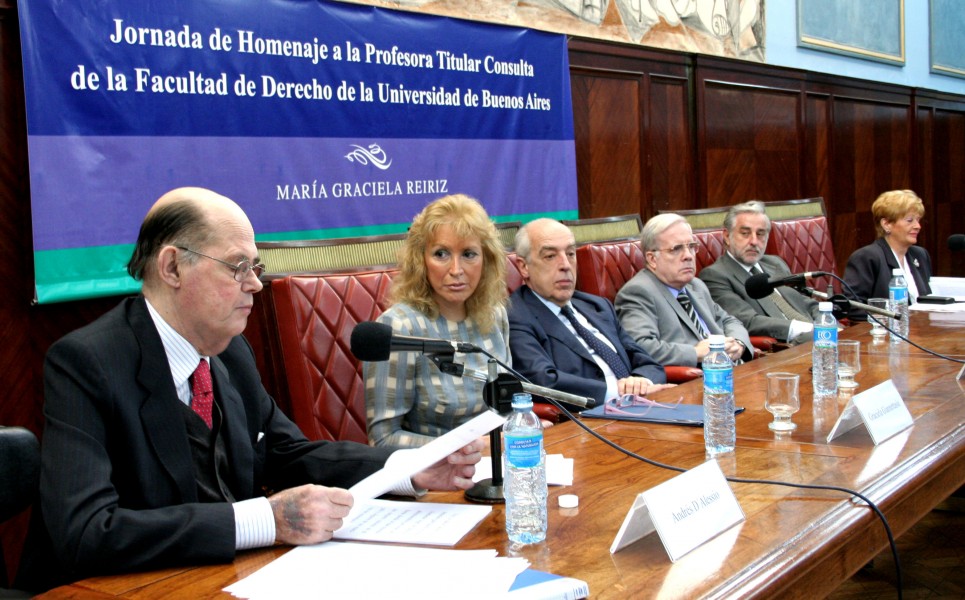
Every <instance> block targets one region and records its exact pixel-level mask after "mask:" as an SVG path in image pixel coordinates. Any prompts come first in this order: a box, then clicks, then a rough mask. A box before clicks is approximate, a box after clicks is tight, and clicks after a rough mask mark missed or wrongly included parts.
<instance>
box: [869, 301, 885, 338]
mask: <svg viewBox="0 0 965 600" xmlns="http://www.w3.org/2000/svg"><path fill="white" fill-rule="evenodd" d="M868 306H873V307H875V308H880V309H882V310H889V309H888V299H887V298H869V299H868ZM871 317H874V318H875V319H877V321H875V320H873V319H872V318H871ZM887 319H888V317H882V316H880V315H872V314H869V315H868V321H870V322H871V335H872V337H876V338H878V337H884V336H886V335H888V330H887V329H885V327H884V325H881V324H880V323H879V322H878V321H881V323H884V322H885V321H886V320H887Z"/></svg>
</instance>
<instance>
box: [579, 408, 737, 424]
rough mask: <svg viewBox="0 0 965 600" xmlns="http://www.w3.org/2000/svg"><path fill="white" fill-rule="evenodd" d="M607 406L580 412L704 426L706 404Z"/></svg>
mask: <svg viewBox="0 0 965 600" xmlns="http://www.w3.org/2000/svg"><path fill="white" fill-rule="evenodd" d="M605 408H606V407H605V406H604V405H602V404H601V405H600V406H597V407H596V408H591V409H590V410H584V411H583V412H581V413H580V416H581V417H589V418H591V419H611V420H614V421H640V422H644V423H669V424H672V425H690V426H693V427H703V426H704V406H703V405H702V404H677V405H676V406H673V407H667V408H664V407H660V406H649V407H648V406H628V407H626V408H621V409H620V410H621V411H622V412H624V413H630V414H614V413H612V412H605ZM743 411H744V409H743V408H737V409H736V410H734V414H735V415H736V414H737V413H740V412H743Z"/></svg>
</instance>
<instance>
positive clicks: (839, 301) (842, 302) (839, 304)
mask: <svg viewBox="0 0 965 600" xmlns="http://www.w3.org/2000/svg"><path fill="white" fill-rule="evenodd" d="M800 291H801V293H803V294H805V295H807V296H810V297H812V298H815V297H817V298H820V299H821V300H826V301H828V302H832V303H834V306H835V308H837V309H838V310H840V311H842V312H843V313H845V314H847V313H848V312H849V311H850V310H851V308H852V307H857V308H860V309H861V310H863V311H865V312H868V313H872V314H876V315H878V316H881V317H888V318H889V319H900V318H901V315H900V314H898V313H896V312H894V311H890V310H885V309H883V308H878V307H877V306H871V305H870V304H864V303H861V302H858V301H857V300H849V299H848V298H845V297H844V296H843V295H841V294H833V295H832V294H830V293H828V294H825V293H824V292H818V291H816V290H814V289H811V288H809V287H805V288H803V289H801V290H800Z"/></svg>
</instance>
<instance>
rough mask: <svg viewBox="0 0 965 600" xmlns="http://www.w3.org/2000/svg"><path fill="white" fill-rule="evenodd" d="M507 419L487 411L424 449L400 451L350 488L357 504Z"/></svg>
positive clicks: (389, 487) (388, 488)
mask: <svg viewBox="0 0 965 600" xmlns="http://www.w3.org/2000/svg"><path fill="white" fill-rule="evenodd" d="M505 421H506V417H503V416H501V415H499V414H498V413H495V412H493V411H491V410H487V411H484V412H483V413H482V414H480V415H477V416H476V417H475V418H473V419H472V420H471V421H468V422H467V423H464V424H463V425H460V426H459V427H457V428H455V429H453V430H452V431H450V432H449V433H447V434H445V435H443V436H440V437H437V438H436V439H434V440H432V441H431V442H429V443H428V444H426V445H425V446H422V447H421V448H409V449H406V450H396V451H395V452H393V453H392V456H390V457H389V460H387V461H386V462H385V466H384V467H382V469H381V470H379V471H377V472H375V473H373V474H371V475H369V476H368V477H366V478H365V479H363V480H362V481H360V482H358V483H356V484H355V485H353V486H352V487H351V488H350V489H349V491H350V492H352V496H353V497H354V498H355V501H356V503H357V502H359V501H360V500H369V499H372V498H376V497H378V496H381V495H382V494H384V493H386V492H388V491H389V490H391V489H392V488H393V487H395V485H396V484H397V483H398V482H400V481H404V480H406V479H408V478H409V477H412V476H413V475H415V474H416V473H418V472H419V471H421V470H423V469H425V468H426V467H429V466H430V465H433V464H435V463H436V462H438V461H440V460H442V459H443V458H445V457H447V456H449V455H450V454H452V453H453V452H455V451H456V450H458V449H460V448H462V447H463V446H465V445H466V444H468V443H469V442H471V441H473V440H474V439H476V438H478V437H480V436H483V435H485V434H487V433H489V432H490V431H492V430H493V429H496V428H497V427H499V426H500V425H502V424H503V422H505Z"/></svg>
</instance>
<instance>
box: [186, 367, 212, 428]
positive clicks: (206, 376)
mask: <svg viewBox="0 0 965 600" xmlns="http://www.w3.org/2000/svg"><path fill="white" fill-rule="evenodd" d="M212 404H214V388H213V386H212V385H211V367H209V366H208V361H206V360H204V359H203V358H202V359H201V362H200V363H198V368H197V369H195V370H194V373H193V374H192V375H191V408H193V409H194V412H196V413H198V416H199V417H201V418H202V419H204V422H205V423H206V424H207V425H208V429H211V406H212Z"/></svg>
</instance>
